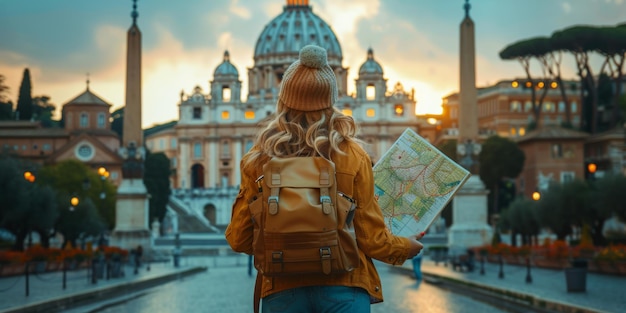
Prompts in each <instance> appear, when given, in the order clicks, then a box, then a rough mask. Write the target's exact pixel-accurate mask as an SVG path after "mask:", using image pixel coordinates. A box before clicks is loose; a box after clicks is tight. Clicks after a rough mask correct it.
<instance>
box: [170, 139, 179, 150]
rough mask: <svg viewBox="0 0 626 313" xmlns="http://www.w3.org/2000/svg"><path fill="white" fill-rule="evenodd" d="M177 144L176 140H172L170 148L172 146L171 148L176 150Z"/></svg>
mask: <svg viewBox="0 0 626 313" xmlns="http://www.w3.org/2000/svg"><path fill="white" fill-rule="evenodd" d="M177 143H178V142H177V141H176V138H172V140H170V146H171V147H170V148H172V149H176V144H177Z"/></svg>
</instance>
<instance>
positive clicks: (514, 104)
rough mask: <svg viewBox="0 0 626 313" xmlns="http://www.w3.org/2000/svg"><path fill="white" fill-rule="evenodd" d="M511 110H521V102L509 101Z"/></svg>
mask: <svg viewBox="0 0 626 313" xmlns="http://www.w3.org/2000/svg"><path fill="white" fill-rule="evenodd" d="M511 112H522V103H521V102H519V101H511Z"/></svg>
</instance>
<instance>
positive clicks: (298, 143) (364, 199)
mask: <svg viewBox="0 0 626 313" xmlns="http://www.w3.org/2000/svg"><path fill="white" fill-rule="evenodd" d="M336 100H337V82H336V80H335V74H334V73H333V70H332V69H331V68H330V66H329V65H328V62H327V57H326V50H325V49H323V48H321V47H318V46H313V45H309V46H305V47H304V48H302V50H301V51H300V58H299V60H297V61H295V62H294V63H293V64H291V66H289V68H288V69H287V70H286V71H285V74H284V75H283V80H282V82H281V90H280V92H279V95H278V103H277V107H276V114H275V116H274V118H273V119H272V120H271V121H269V123H268V124H267V126H266V127H265V128H264V129H263V130H262V131H261V132H260V134H259V135H258V137H257V139H256V143H255V145H254V146H253V147H252V149H251V150H250V151H249V152H248V153H247V154H246V155H245V156H244V157H243V159H242V161H241V169H242V178H241V189H240V191H239V195H238V196H237V199H236V200H235V202H234V204H233V212H232V219H231V223H230V224H229V226H228V228H227V229H226V239H227V241H228V243H229V244H230V246H231V247H232V248H233V250H235V251H237V252H243V253H247V254H252V253H253V251H252V239H253V224H252V221H251V218H250V211H249V210H248V203H249V202H250V200H251V199H253V197H254V196H255V195H256V194H257V184H256V183H255V180H256V179H257V177H259V176H260V174H261V169H262V167H263V165H264V164H265V163H266V162H268V161H269V159H270V158H272V157H282V158H286V157H308V156H322V157H324V158H327V159H329V160H332V161H333V162H334V163H335V168H336V179H337V186H338V188H337V189H338V190H339V191H341V192H342V193H344V194H346V195H349V196H351V197H352V198H353V199H355V200H356V203H357V209H356V213H355V216H354V220H353V221H354V228H355V233H356V237H357V244H358V247H359V259H360V265H359V267H357V268H356V269H354V270H353V271H351V272H348V273H345V274H336V275H297V276H296V277H293V276H280V277H264V276H263V277H258V279H257V286H256V288H258V289H260V297H261V298H262V311H263V312H370V303H377V302H382V301H383V294H382V288H381V283H380V278H379V276H378V273H377V271H376V268H375V267H374V264H373V263H372V258H374V259H377V260H380V261H383V262H386V263H389V264H394V265H401V264H402V263H404V261H405V260H407V259H409V258H413V257H414V256H415V255H417V254H418V253H419V252H420V251H421V249H422V248H423V246H422V244H421V243H420V242H419V241H418V240H419V239H420V238H421V236H420V235H416V236H412V237H410V238H404V237H397V236H394V235H392V234H391V233H390V232H389V231H388V230H387V228H386V227H385V223H384V220H383V216H382V212H381V210H380V207H379V206H378V203H377V201H376V199H375V198H374V177H373V174H372V161H371V160H370V158H369V156H368V155H367V153H366V152H365V150H364V149H363V148H362V147H361V142H360V141H359V140H358V139H357V138H356V137H355V136H356V132H357V127H356V124H355V122H354V120H353V119H352V117H350V116H346V115H343V114H342V113H341V112H340V111H338V110H337V109H335V108H334V106H333V105H334V103H335V101H336ZM261 276H262V275H261Z"/></svg>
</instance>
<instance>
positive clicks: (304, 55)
mask: <svg viewBox="0 0 626 313" xmlns="http://www.w3.org/2000/svg"><path fill="white" fill-rule="evenodd" d="M300 63H302V65H306V66H308V67H312V68H322V66H324V65H328V61H327V60H326V50H324V48H322V47H318V46H313V45H308V46H304V48H302V50H300Z"/></svg>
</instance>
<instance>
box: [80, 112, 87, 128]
mask: <svg viewBox="0 0 626 313" xmlns="http://www.w3.org/2000/svg"><path fill="white" fill-rule="evenodd" d="M79 125H80V127H81V128H85V127H87V126H89V115H88V114H87V113H81V114H80V122H79Z"/></svg>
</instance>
